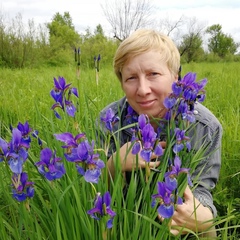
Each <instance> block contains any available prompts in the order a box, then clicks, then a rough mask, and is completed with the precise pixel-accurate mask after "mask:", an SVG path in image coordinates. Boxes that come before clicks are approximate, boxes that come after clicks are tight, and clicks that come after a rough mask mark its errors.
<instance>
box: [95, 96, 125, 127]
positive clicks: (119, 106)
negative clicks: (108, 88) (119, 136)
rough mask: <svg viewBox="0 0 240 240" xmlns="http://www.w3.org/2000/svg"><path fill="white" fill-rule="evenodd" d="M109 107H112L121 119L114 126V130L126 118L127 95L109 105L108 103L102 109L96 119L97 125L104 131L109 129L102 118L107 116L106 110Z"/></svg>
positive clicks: (115, 114)
mask: <svg viewBox="0 0 240 240" xmlns="http://www.w3.org/2000/svg"><path fill="white" fill-rule="evenodd" d="M109 108H111V109H112V111H113V114H114V116H116V117H119V121H118V122H116V123H115V124H114V126H113V131H116V130H117V129H118V127H119V124H120V125H121V123H122V122H123V119H125V115H126V112H127V110H126V109H127V101H126V97H123V98H121V99H119V100H118V101H115V102H112V103H110V104H109V105H107V106H106V107H104V108H103V109H102V110H101V111H100V113H99V116H98V118H97V121H96V125H97V126H99V127H100V129H102V130H103V131H107V129H106V127H105V125H104V123H103V122H102V121H101V119H102V118H104V117H105V116H106V112H107V110H108V109H109Z"/></svg>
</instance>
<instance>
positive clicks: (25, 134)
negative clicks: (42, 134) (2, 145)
mask: <svg viewBox="0 0 240 240" xmlns="http://www.w3.org/2000/svg"><path fill="white" fill-rule="evenodd" d="M17 129H18V130H19V131H20V132H21V133H22V140H23V141H25V142H26V143H27V144H29V143H30V142H31V138H30V133H31V132H32V129H31V128H30V126H29V124H28V121H26V122H25V123H24V124H23V123H21V122H19V123H18V125H17Z"/></svg>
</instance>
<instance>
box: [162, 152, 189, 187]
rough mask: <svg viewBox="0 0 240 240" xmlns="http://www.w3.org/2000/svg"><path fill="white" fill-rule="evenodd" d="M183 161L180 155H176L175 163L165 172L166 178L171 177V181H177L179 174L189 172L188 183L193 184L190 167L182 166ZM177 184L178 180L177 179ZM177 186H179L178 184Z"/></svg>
mask: <svg viewBox="0 0 240 240" xmlns="http://www.w3.org/2000/svg"><path fill="white" fill-rule="evenodd" d="M181 165H182V161H181V159H180V157H179V156H175V158H174V165H173V166H171V168H170V171H169V172H166V173H165V175H164V176H165V179H166V178H169V180H170V181H172V183H173V181H176V178H177V177H178V176H179V174H180V173H185V174H187V178H188V184H189V185H190V186H192V185H193V184H192V180H191V177H190V174H189V168H181ZM176 184H177V181H176ZM176 187H177V186H176Z"/></svg>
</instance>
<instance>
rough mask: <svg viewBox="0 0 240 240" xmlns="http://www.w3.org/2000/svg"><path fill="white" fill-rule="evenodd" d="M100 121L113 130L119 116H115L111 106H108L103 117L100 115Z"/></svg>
mask: <svg viewBox="0 0 240 240" xmlns="http://www.w3.org/2000/svg"><path fill="white" fill-rule="evenodd" d="M101 121H102V122H104V123H105V127H106V128H107V129H108V130H109V131H110V132H112V131H113V125H114V124H115V123H116V122H118V121H119V117H118V116H115V114H114V112H113V110H112V109H111V108H108V109H107V111H106V115H105V117H101Z"/></svg>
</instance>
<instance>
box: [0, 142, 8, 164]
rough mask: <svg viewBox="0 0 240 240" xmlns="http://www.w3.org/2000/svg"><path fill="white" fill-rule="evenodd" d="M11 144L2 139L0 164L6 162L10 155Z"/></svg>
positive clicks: (0, 143)
mask: <svg viewBox="0 0 240 240" xmlns="http://www.w3.org/2000/svg"><path fill="white" fill-rule="evenodd" d="M8 149H9V144H8V143H7V142H6V141H5V140H3V139H2V138H0V162H2V161H4V160H5V159H6V157H7V155H8Z"/></svg>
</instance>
